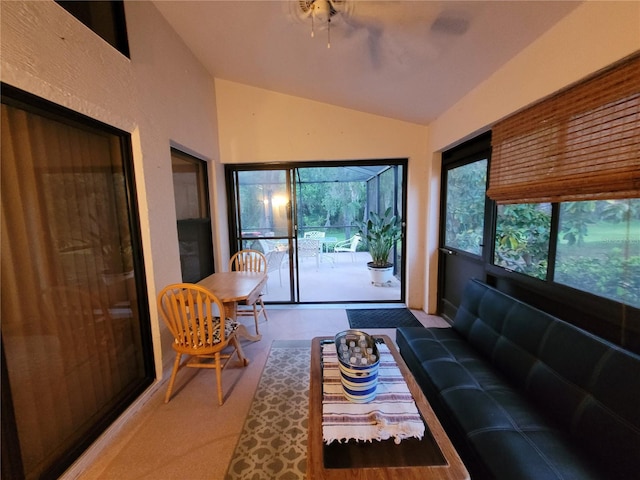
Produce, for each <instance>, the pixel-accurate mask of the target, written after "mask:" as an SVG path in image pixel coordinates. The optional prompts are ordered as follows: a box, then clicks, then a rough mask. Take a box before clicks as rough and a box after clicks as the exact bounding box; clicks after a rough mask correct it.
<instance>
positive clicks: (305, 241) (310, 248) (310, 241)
mask: <svg viewBox="0 0 640 480" xmlns="http://www.w3.org/2000/svg"><path fill="white" fill-rule="evenodd" d="M323 234H324V233H323ZM320 248H322V244H321V243H320V240H317V239H315V238H299V239H298V258H300V259H304V258H315V259H316V269H317V268H318V267H319V266H320Z"/></svg>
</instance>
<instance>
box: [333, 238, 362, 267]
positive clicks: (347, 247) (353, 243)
mask: <svg viewBox="0 0 640 480" xmlns="http://www.w3.org/2000/svg"><path fill="white" fill-rule="evenodd" d="M361 240H362V237H361V236H360V235H358V234H355V235H354V236H353V237H351V238H348V239H347V240H342V241H341V242H338V243H336V244H335V245H334V246H333V252H334V253H339V252H349V253H351V261H352V262H355V261H356V250H357V248H358V244H359V243H360V241H361Z"/></svg>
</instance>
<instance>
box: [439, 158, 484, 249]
mask: <svg viewBox="0 0 640 480" xmlns="http://www.w3.org/2000/svg"><path fill="white" fill-rule="evenodd" d="M486 188H487V160H479V161H477V162H473V163H469V164H467V165H462V166H460V167H456V168H453V169H451V170H449V171H448V172H447V206H446V213H445V215H446V220H445V221H446V226H445V228H446V232H445V245H446V246H447V247H451V248H457V249H459V250H463V251H465V252H468V253H472V254H474V255H482V238H483V235H484V207H485V201H486V195H485V191H486Z"/></svg>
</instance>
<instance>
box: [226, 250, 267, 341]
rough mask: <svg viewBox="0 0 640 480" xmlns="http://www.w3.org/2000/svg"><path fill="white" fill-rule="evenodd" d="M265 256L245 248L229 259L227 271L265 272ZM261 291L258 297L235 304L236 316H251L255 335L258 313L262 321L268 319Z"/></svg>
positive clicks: (257, 332) (258, 332) (257, 333)
mask: <svg viewBox="0 0 640 480" xmlns="http://www.w3.org/2000/svg"><path fill="white" fill-rule="evenodd" d="M267 268H268V264H267V257H266V256H265V255H264V253H262V252H260V251H258V250H251V249H245V250H240V251H239V252H236V253H235V254H234V255H233V256H232V257H231V259H230V260H229V271H236V272H262V273H265V274H266V273H267ZM262 296H263V294H262V292H260V295H258V298H257V299H256V300H255V301H254V302H252V303H247V302H246V301H245V302H238V304H237V306H236V317H253V319H254V322H255V324H256V335H259V334H260V331H259V330H258V322H259V318H260V315H261V314H262V316H263V317H264V321H265V322H266V321H268V320H269V319H268V318H267V310H266V309H265V307H264V302H263V301H262Z"/></svg>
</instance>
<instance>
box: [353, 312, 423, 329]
mask: <svg viewBox="0 0 640 480" xmlns="http://www.w3.org/2000/svg"><path fill="white" fill-rule="evenodd" d="M347 317H348V318H349V326H350V327H351V328H355V329H359V330H362V329H366V328H398V327H421V326H422V324H421V323H420V321H419V320H418V319H417V318H416V317H415V316H414V315H413V313H411V310H409V309H408V308H371V309H366V308H365V309H347Z"/></svg>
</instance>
